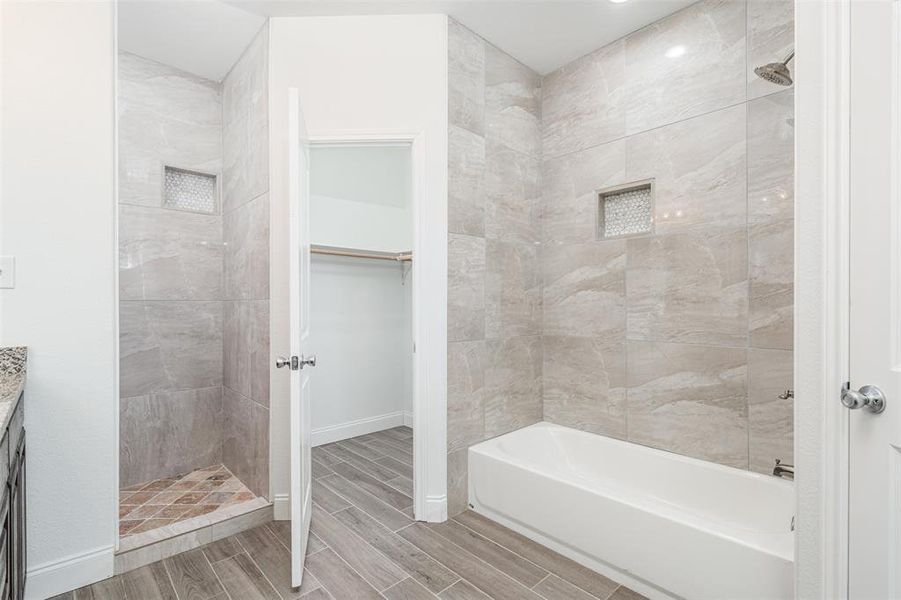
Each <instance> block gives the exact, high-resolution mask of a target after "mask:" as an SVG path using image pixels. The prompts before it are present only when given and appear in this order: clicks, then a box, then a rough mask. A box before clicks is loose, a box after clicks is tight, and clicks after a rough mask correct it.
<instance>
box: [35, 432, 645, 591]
mask: <svg viewBox="0 0 901 600" xmlns="http://www.w3.org/2000/svg"><path fill="white" fill-rule="evenodd" d="M313 473H314V481H313V502H314V505H313V520H312V525H311V535H310V542H309V545H308V547H307V559H306V570H305V574H304V582H303V585H302V586H301V587H300V589H293V588H292V587H291V562H290V561H291V555H290V550H289V547H290V535H291V532H290V523H289V522H288V521H271V522H269V523H267V524H265V525H262V526H259V527H257V528H255V529H251V530H249V531H244V532H242V533H239V534H237V535H234V536H231V537H228V538H225V539H222V540H219V541H217V542H214V543H212V544H208V545H206V546H203V547H201V548H198V549H195V550H191V551H188V552H185V553H182V554H178V555H176V556H173V557H171V558H167V559H165V560H162V561H160V562H156V563H153V564H151V565H148V566H146V567H142V568H140V569H136V570H134V571H130V572H128V573H124V574H123V575H119V576H117V577H113V578H112V579H107V580H105V581H101V582H99V583H95V584H94V585H91V586H89V587H86V588H82V589H80V590H75V591H74V592H68V593H66V594H63V595H61V596H57V597H56V598H54V599H53V600H86V599H92V600H100V599H101V598H103V599H110V600H163V599H165V600H188V599H190V600H195V599H196V600H261V599H263V600H269V599H271V600H280V599H285V600H287V599H288V598H291V599H294V598H303V599H306V600H367V599H373V600H377V599H387V600H418V599H429V598H431V599H433V600H434V599H436V598H440V599H441V600H468V599H472V600H480V599H481V600H484V599H490V598H495V599H498V600H642V598H644V597H643V596H641V595H640V594H636V593H635V592H633V591H631V590H630V589H628V588H625V587H623V586H620V585H618V584H617V583H615V582H613V581H611V580H610V579H607V578H606V577H604V576H603V575H599V574H597V573H595V572H593V571H591V570H589V569H586V568H585V567H583V566H581V565H579V564H577V563H575V562H573V561H572V560H570V559H568V558H565V557H563V556H561V555H559V554H557V553H556V552H553V551H552V550H550V549H548V548H545V547H544V546H541V545H540V544H537V543H535V542H533V541H531V540H529V539H527V538H525V537H523V536H521V535H519V534H518V533H515V532H513V531H511V530H509V529H507V528H505V527H503V526H501V525H498V524H497V523H494V522H493V521H490V520H488V519H486V518H485V517H482V516H480V515H478V514H476V513H474V512H472V511H466V512H464V513H463V514H461V515H458V516H456V517H454V518H453V519H451V520H449V521H447V522H445V523H421V522H415V521H413V519H412V512H411V507H412V504H413V500H412V488H411V485H412V484H411V483H410V481H411V478H412V476H413V454H412V431H411V430H410V429H409V428H406V427H398V428H394V429H391V430H387V431H383V432H379V433H374V434H369V435H365V436H360V437H358V438H353V439H350V440H344V441H342V442H337V443H334V444H327V445H325V446H321V447H318V448H314V449H313Z"/></svg>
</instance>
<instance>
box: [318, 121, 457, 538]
mask: <svg viewBox="0 0 901 600" xmlns="http://www.w3.org/2000/svg"><path fill="white" fill-rule="evenodd" d="M308 139H309V143H310V146H312V147H315V146H336V145H347V146H379V145H389V144H404V145H409V147H410V158H411V161H410V164H411V171H412V173H411V175H412V182H411V184H412V188H411V192H412V193H411V204H412V212H413V248H412V250H413V257H414V258H413V263H412V271H411V275H413V277H411V281H412V282H413V288H412V297H413V302H412V306H413V315H412V318H413V323H412V331H413V343H414V348H415V351H414V353H413V368H412V371H413V456H414V471H413V492H414V493H413V514H414V516H415V518H416V519H417V520H419V521H429V522H441V521H444V520H446V519H447V476H446V473H447V450H446V441H445V440H446V435H447V433H446V431H447V375H446V364H447V363H446V361H447V326H446V322H447V318H446V315H447V241H446V239H447V238H446V235H445V236H436V235H428V233H429V232H430V231H431V230H434V229H435V227H436V224H437V223H439V222H441V223H446V220H447V218H446V214H445V213H444V208H445V207H444V206H441V205H439V204H438V203H434V202H433V203H431V204H430V203H429V202H427V199H428V193H427V192H428V185H427V178H426V171H425V168H426V166H425V148H426V144H425V136H424V134H423V133H422V132H415V131H406V130H360V131H354V130H340V131H326V130H313V129H310V130H309V131H308ZM445 229H446V227H445ZM429 275H431V277H429ZM439 315H443V317H444V318H435V317H436V316H439Z"/></svg>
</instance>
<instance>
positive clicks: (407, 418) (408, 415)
mask: <svg viewBox="0 0 901 600" xmlns="http://www.w3.org/2000/svg"><path fill="white" fill-rule="evenodd" d="M404 427H413V413H412V412H407V411H404Z"/></svg>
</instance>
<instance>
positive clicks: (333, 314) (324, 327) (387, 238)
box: [309, 144, 413, 445]
mask: <svg viewBox="0 0 901 600" xmlns="http://www.w3.org/2000/svg"><path fill="white" fill-rule="evenodd" d="M410 151H411V149H410V146H409V145H406V144H404V145H398V144H395V145H390V146H381V145H361V146H353V147H348V146H344V145H340V146H335V145H324V146H323V145H316V146H313V147H312V148H311V149H310V237H311V239H312V241H313V243H314V244H324V245H329V246H339V247H345V248H360V249H364V250H380V251H386V252H400V251H409V250H410V249H411V248H412V243H413V235H412V233H413V222H412V214H411V206H410V200H411V194H410V192H411V190H410V187H411V183H412V182H411V176H412V172H411V165H410V158H411V157H410ZM410 268H411V265H410V264H409V263H402V264H399V263H396V262H386V261H380V260H366V259H359V258H340V257H333V256H324V255H313V261H312V290H311V294H312V295H311V299H310V304H311V306H310V340H309V341H310V343H309V349H310V350H309V351H310V352H313V353H315V354H316V358H317V360H318V362H317V367H316V371H315V378H314V382H313V385H312V396H313V398H312V403H313V412H312V426H313V445H319V444H326V443H329V442H333V441H336V440H341V439H346V438H348V437H354V436H357V435H363V434H366V433H371V432H373V431H380V430H383V429H386V428H389V427H396V426H398V425H402V424H403V423H404V409H405V404H406V401H407V400H408V399H410V398H408V397H407V396H408V393H410V392H411V391H412V376H413V373H412V369H411V368H410V367H411V365H410V363H411V362H412V360H413V356H412V346H413V340H412V337H411V336H412V332H411V328H410V323H411V322H412V312H411V311H412V306H411V303H410V302H409V296H410V293H409V292H410V288H411V285H410V283H409V276H407V277H403V274H404V273H406V272H408V271H409V270H410ZM349 374H350V375H351V376H349ZM408 379H409V381H408ZM407 410H409V408H408V409H407Z"/></svg>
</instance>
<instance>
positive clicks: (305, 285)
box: [281, 88, 316, 587]
mask: <svg viewBox="0 0 901 600" xmlns="http://www.w3.org/2000/svg"><path fill="white" fill-rule="evenodd" d="M288 110H289V111H290V114H289V116H288V124H289V133H288V161H289V164H288V178H289V181H288V184H289V192H288V205H289V210H288V214H289V218H290V220H291V223H290V230H291V234H290V252H291V256H290V270H291V272H290V276H289V279H288V283H289V286H290V291H289V306H290V311H291V315H290V329H291V357H290V358H289V359H287V362H288V364H287V366H288V367H289V368H290V369H291V410H290V418H291V583H292V584H293V585H294V586H295V587H297V586H300V583H301V580H302V579H303V565H304V559H305V557H306V552H307V541H308V540H309V538H310V517H311V515H312V502H313V500H312V491H311V490H312V485H311V484H312V479H311V474H310V468H311V466H310V437H311V433H310V371H311V368H310V367H315V366H316V357H315V356H309V355H305V354H304V353H305V352H306V353H308V352H309V349H308V348H307V345H308V342H309V337H310V218H309V217H310V185H309V181H310V178H309V175H310V166H309V165H310V152H309V143H308V140H307V132H306V126H305V124H304V119H303V112H302V111H301V108H300V99H299V97H298V93H297V90H296V89H295V88H291V89H290V90H289V98H288ZM281 364H284V361H282V363H281Z"/></svg>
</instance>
